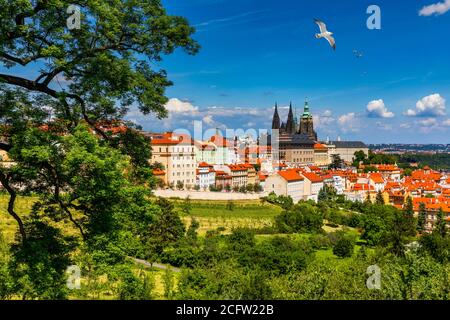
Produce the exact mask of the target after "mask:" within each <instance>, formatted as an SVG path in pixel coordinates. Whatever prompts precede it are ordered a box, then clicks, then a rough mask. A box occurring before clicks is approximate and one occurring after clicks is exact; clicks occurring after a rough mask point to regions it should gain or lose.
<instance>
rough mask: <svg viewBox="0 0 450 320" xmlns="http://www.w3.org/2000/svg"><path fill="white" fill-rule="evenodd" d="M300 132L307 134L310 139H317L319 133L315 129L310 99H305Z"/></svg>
mask: <svg viewBox="0 0 450 320" xmlns="http://www.w3.org/2000/svg"><path fill="white" fill-rule="evenodd" d="M299 133H300V134H305V135H307V136H308V137H309V138H310V139H312V140H314V141H317V133H316V131H314V119H313V116H312V114H311V111H310V110H309V104H308V100H305V107H304V110H303V114H302V116H301V118H300V130H299Z"/></svg>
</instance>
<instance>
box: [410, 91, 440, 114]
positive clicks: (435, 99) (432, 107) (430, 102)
mask: <svg viewBox="0 0 450 320" xmlns="http://www.w3.org/2000/svg"><path fill="white" fill-rule="evenodd" d="M404 114H405V115H406V116H410V117H438V116H445V114H446V112H445V99H444V98H443V97H441V95H440V94H438V93H435V94H432V95H429V96H426V97H423V98H422V99H420V100H419V101H417V103H416V108H415V109H408V110H407V111H406V112H405V113H404Z"/></svg>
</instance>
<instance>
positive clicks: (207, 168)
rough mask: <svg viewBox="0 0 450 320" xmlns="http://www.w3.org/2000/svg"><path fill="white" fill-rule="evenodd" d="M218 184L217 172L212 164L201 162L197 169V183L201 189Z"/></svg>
mask: <svg viewBox="0 0 450 320" xmlns="http://www.w3.org/2000/svg"><path fill="white" fill-rule="evenodd" d="M215 184H216V172H215V171H214V169H213V166H212V165H209V164H207V163H206V162H200V163H199V165H198V169H197V183H196V185H197V186H199V187H200V189H203V190H207V189H208V188H209V187H210V186H214V185H215Z"/></svg>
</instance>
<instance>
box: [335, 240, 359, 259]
mask: <svg viewBox="0 0 450 320" xmlns="http://www.w3.org/2000/svg"><path fill="white" fill-rule="evenodd" d="M354 247H355V245H354V243H353V241H352V240H350V239H348V238H347V237H344V236H343V237H340V239H339V240H338V241H337V242H336V244H335V245H334V247H333V254H334V255H335V256H338V257H339V258H349V257H351V256H352V255H353V251H354Z"/></svg>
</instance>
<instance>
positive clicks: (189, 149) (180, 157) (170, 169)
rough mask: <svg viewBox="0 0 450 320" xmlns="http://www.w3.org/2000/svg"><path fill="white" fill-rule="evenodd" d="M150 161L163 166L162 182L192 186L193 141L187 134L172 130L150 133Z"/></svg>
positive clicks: (194, 169) (194, 170)
mask: <svg viewBox="0 0 450 320" xmlns="http://www.w3.org/2000/svg"><path fill="white" fill-rule="evenodd" d="M150 143H151V146H152V159H151V162H152V163H160V164H162V165H163V166H164V172H165V176H164V183H165V184H166V185H168V186H177V185H178V184H181V183H182V184H183V186H184V187H186V188H192V187H194V185H195V183H196V180H197V177H196V168H197V165H196V159H195V146H194V142H193V140H192V139H191V137H189V136H188V135H179V134H175V133H172V132H168V133H162V134H151V135H150Z"/></svg>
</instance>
